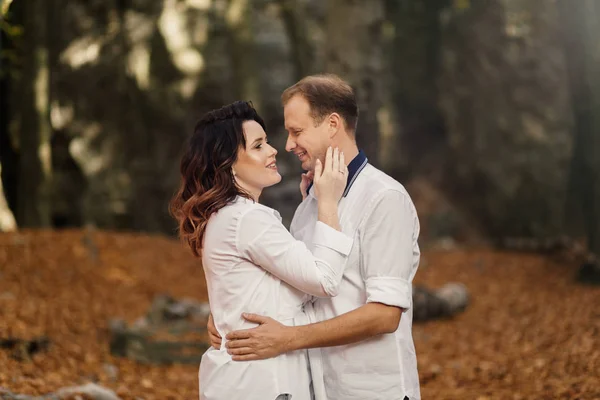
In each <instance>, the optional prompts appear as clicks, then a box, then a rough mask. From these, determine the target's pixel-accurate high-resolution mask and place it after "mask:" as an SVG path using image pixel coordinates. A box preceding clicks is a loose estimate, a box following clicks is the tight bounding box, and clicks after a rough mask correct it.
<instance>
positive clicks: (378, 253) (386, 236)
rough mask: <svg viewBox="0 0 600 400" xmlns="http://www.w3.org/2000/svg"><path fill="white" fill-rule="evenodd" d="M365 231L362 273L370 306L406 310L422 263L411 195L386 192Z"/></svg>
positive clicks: (363, 229)
mask: <svg viewBox="0 0 600 400" xmlns="http://www.w3.org/2000/svg"><path fill="white" fill-rule="evenodd" d="M371 207H372V211H371V212H370V214H369V215H368V216H367V218H366V219H365V221H364V224H363V226H362V229H361V273H362V276H363V279H364V281H365V286H366V292H367V303H383V304H386V305H389V306H395V307H400V308H402V309H404V310H405V311H406V310H407V309H409V308H410V307H411V306H412V280H413V278H414V275H415V273H416V269H417V267H418V262H419V256H420V252H419V247H418V245H417V237H418V234H419V220H418V218H417V213H416V211H415V209H414V205H413V203H412V201H411V199H410V197H409V196H408V194H406V193H404V192H402V191H399V190H386V191H384V192H383V193H382V194H381V195H379V196H378V197H376V200H375V201H374V203H373V204H372V206H371Z"/></svg>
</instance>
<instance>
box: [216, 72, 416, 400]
mask: <svg viewBox="0 0 600 400" xmlns="http://www.w3.org/2000/svg"><path fill="white" fill-rule="evenodd" d="M282 103H283V106H284V118H285V128H286V130H287V131H288V140H287V143H286V150H287V151H289V152H293V153H294V154H295V155H296V156H297V157H298V159H299V160H300V162H301V163H302V168H303V169H304V170H306V171H313V170H314V166H315V162H316V160H317V159H320V160H323V159H324V157H325V152H326V150H327V147H329V146H333V147H338V148H339V149H340V151H343V152H344V154H345V155H346V160H352V161H351V162H350V163H349V165H348V171H349V177H348V183H347V186H346V190H345V192H344V196H343V197H342V199H341V201H340V204H339V213H340V225H341V226H342V230H343V231H344V233H346V234H348V235H352V236H353V237H354V243H355V245H354V247H353V249H352V252H351V254H350V256H349V257H348V261H347V264H346V267H345V272H344V277H343V281H342V283H341V284H340V287H339V293H340V294H339V295H338V296H337V297H334V298H317V299H313V300H312V301H311V302H308V303H307V304H306V305H305V312H306V313H307V314H308V315H309V317H310V320H311V322H313V323H311V324H309V325H304V326H284V325H282V324H280V323H279V322H277V321H275V320H273V319H271V318H267V317H263V316H260V315H244V318H246V319H247V320H248V321H251V322H256V323H258V324H260V326H258V327H256V328H254V329H248V330H242V331H235V332H231V333H229V334H228V335H227V338H226V339H227V340H228V341H227V343H226V346H227V348H228V351H229V353H230V354H231V355H232V357H233V359H234V360H237V361H246V360H256V359H265V358H270V357H274V356H277V355H279V354H282V353H285V352H288V351H292V350H297V349H309V359H310V367H311V370H312V375H313V385H314V391H315V396H316V398H317V399H325V398H326V399H329V400H366V399H386V400H402V399H410V400H414V399H420V391H419V378H418V373H417V360H416V354H415V348H414V344H413V339H412V308H411V306H412V287H411V285H412V280H413V278H414V276H415V273H416V271H417V268H418V264H419V258H420V252H419V247H418V244H417V238H418V234H419V221H418V218H417V214H416V211H415V208H414V205H413V203H412V201H411V199H410V197H409V195H408V194H407V192H406V190H405V189H404V187H403V186H402V185H401V184H400V183H398V182H397V181H395V180H394V179H392V178H391V177H389V176H387V175H386V174H384V173H383V172H381V171H379V170H377V169H376V168H375V167H373V166H372V165H370V164H368V162H367V158H366V156H365V154H364V153H362V152H361V151H359V150H358V148H357V145H356V140H355V132H356V125H357V120H358V107H357V105H356V99H355V96H354V93H353V91H352V88H351V87H350V86H349V85H348V84H347V83H346V82H344V81H343V80H341V79H340V78H338V77H336V76H334V75H316V76H309V77H306V78H304V79H302V80H301V81H299V82H298V83H296V84H295V85H293V86H291V87H290V88H288V89H286V90H285V91H284V93H283V94H282ZM303 185H304V186H305V187H306V188H307V191H308V192H307V195H306V198H305V199H304V200H303V202H302V203H301V204H300V206H299V207H298V209H297V210H296V213H295V215H294V218H293V220H292V224H291V229H290V230H291V233H292V235H294V237H296V238H297V239H299V240H302V241H304V242H305V243H307V244H309V243H312V236H313V232H312V229H313V226H314V224H315V221H316V219H317V200H316V199H315V195H314V189H313V188H312V187H311V186H310V184H309V182H308V181H307V179H306V177H305V178H303ZM209 330H211V331H212V334H213V335H214V334H215V333H216V332H215V330H214V329H213V328H212V327H211V326H210V324H209ZM219 344H220V341H219ZM219 344H217V346H218V345H219Z"/></svg>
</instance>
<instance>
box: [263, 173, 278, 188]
mask: <svg viewBox="0 0 600 400" xmlns="http://www.w3.org/2000/svg"><path fill="white" fill-rule="evenodd" d="M276 175H277V176H276V177H275V176H274V177H273V178H272V179H271V182H269V184H268V185H267V186H266V187H270V186H275V185H277V184H278V183H279V182H281V175H279V172H277V173H276Z"/></svg>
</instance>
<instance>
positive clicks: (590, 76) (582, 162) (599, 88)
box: [560, 0, 600, 283]
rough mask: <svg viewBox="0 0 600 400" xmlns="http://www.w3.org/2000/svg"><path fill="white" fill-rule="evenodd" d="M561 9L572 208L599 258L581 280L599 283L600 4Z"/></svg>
mask: <svg viewBox="0 0 600 400" xmlns="http://www.w3.org/2000/svg"><path fill="white" fill-rule="evenodd" d="M560 5H561V7H562V10H561V11H562V12H561V15H562V17H563V18H564V22H565V23H564V26H565V38H566V42H565V50H566V58H567V65H568V69H569V79H570V83H571V95H572V101H573V111H574V115H575V147H574V151H573V160H572V163H571V175H570V182H569V195H570V196H571V201H570V202H569V204H571V205H572V206H573V207H577V206H579V207H580V209H581V213H582V217H583V222H584V228H585V231H586V235H587V238H588V246H589V250H590V251H591V252H592V253H593V254H594V255H595V256H596V257H595V260H593V261H592V262H591V263H587V264H586V265H585V266H584V268H582V270H581V276H580V278H581V279H583V280H584V281H594V282H597V283H600V258H599V256H600V156H599V155H600V47H598V37H599V36H600V22H599V18H600V4H598V2H597V1H595V0H581V1H579V2H577V3H576V4H575V3H573V2H570V1H568V0H562V1H561V2H560ZM569 211H571V210H569Z"/></svg>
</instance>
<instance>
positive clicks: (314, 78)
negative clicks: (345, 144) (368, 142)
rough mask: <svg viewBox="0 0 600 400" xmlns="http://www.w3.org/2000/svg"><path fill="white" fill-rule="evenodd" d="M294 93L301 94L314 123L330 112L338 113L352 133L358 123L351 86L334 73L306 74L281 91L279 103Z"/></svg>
mask: <svg viewBox="0 0 600 400" xmlns="http://www.w3.org/2000/svg"><path fill="white" fill-rule="evenodd" d="M296 95H300V96H302V97H303V98H304V99H305V100H306V101H307V102H308V104H309V106H310V112H311V115H312V117H313V120H314V121H315V124H317V125H318V124H320V123H322V122H323V120H324V119H325V117H327V115H329V114H331V113H334V112H335V113H338V114H339V115H340V116H341V117H342V119H343V120H344V124H345V125H346V129H347V130H348V131H349V132H350V133H352V134H354V132H356V124H357V123H358V105H357V104H356V97H355V95H354V90H352V87H351V86H350V85H349V84H348V83H347V82H346V81H344V80H343V79H341V78H340V77H339V76H337V75H334V74H319V75H310V76H307V77H305V78H303V79H301V80H300V81H298V83H296V84H294V85H292V86H290V87H289V88H287V89H285V90H284V91H283V94H282V95H281V103H282V104H283V105H284V106H285V105H286V104H287V102H288V101H290V99H291V98H292V97H294V96H296Z"/></svg>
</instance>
